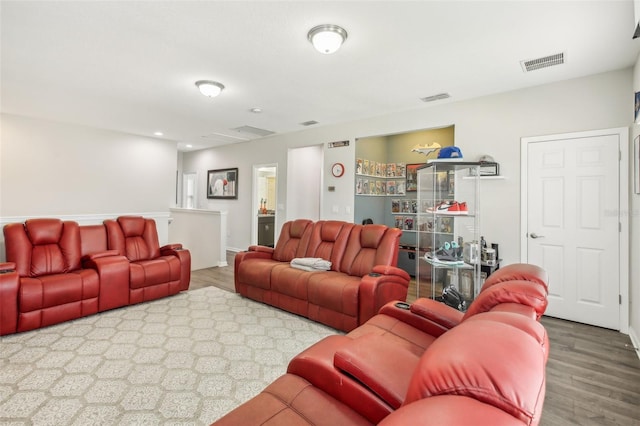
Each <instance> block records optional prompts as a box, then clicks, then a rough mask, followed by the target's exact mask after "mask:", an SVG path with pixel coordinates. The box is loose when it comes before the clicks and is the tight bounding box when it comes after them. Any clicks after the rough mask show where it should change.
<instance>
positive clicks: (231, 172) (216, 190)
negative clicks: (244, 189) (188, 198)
mask: <svg viewBox="0 0 640 426" xmlns="http://www.w3.org/2000/svg"><path fill="white" fill-rule="evenodd" d="M207 198H210V199H230V200H237V199H238V168H234V169H217V170H209V171H207Z"/></svg>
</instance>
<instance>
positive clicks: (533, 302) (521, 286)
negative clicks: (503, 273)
mask: <svg viewBox="0 0 640 426" xmlns="http://www.w3.org/2000/svg"><path fill="white" fill-rule="evenodd" d="M503 303H516V304H519V305H522V306H529V307H530V308H532V309H533V310H534V311H535V312H536V314H537V315H538V317H539V316H541V315H542V314H543V313H544V311H545V310H546V308H547V303H548V301H547V290H546V288H545V287H544V286H543V285H541V284H539V283H536V282H531V281H505V282H500V283H497V284H494V285H492V286H490V287H488V288H486V289H484V290H483V291H481V292H480V294H478V297H476V299H475V300H474V301H473V302H471V305H469V309H467V312H465V314H464V317H463V321H464V320H465V319H467V318H469V317H471V316H473V315H476V314H478V313H481V312H488V311H490V310H491V309H493V308H494V307H496V306H498V305H500V304H503Z"/></svg>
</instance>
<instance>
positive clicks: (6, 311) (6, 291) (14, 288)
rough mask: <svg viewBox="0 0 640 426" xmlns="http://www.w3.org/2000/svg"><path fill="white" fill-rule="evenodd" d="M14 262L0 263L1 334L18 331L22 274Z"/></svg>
mask: <svg viewBox="0 0 640 426" xmlns="http://www.w3.org/2000/svg"><path fill="white" fill-rule="evenodd" d="M15 269H16V264H15V263H13V262H4V263H0V336H3V335H5V334H11V333H15V332H16V331H18V289H19V288H20V276H19V275H18V272H16V270H15Z"/></svg>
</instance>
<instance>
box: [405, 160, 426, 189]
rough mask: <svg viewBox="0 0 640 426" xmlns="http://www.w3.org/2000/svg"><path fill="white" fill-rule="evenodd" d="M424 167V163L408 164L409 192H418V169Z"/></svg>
mask: <svg viewBox="0 0 640 426" xmlns="http://www.w3.org/2000/svg"><path fill="white" fill-rule="evenodd" d="M420 166H424V163H417V164H407V171H406V173H407V188H406V191H407V192H416V191H417V190H418V168H419V167H420Z"/></svg>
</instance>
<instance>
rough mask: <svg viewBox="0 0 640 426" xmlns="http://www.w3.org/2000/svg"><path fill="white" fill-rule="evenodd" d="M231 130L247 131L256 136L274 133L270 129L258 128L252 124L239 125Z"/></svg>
mask: <svg viewBox="0 0 640 426" xmlns="http://www.w3.org/2000/svg"><path fill="white" fill-rule="evenodd" d="M231 130H235V131H236V132H240V133H249V134H251V135H256V136H269V135H273V134H274V133H275V132H272V131H271V130H265V129H260V128H258V127H253V126H240V127H236V128H235V129H231Z"/></svg>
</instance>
